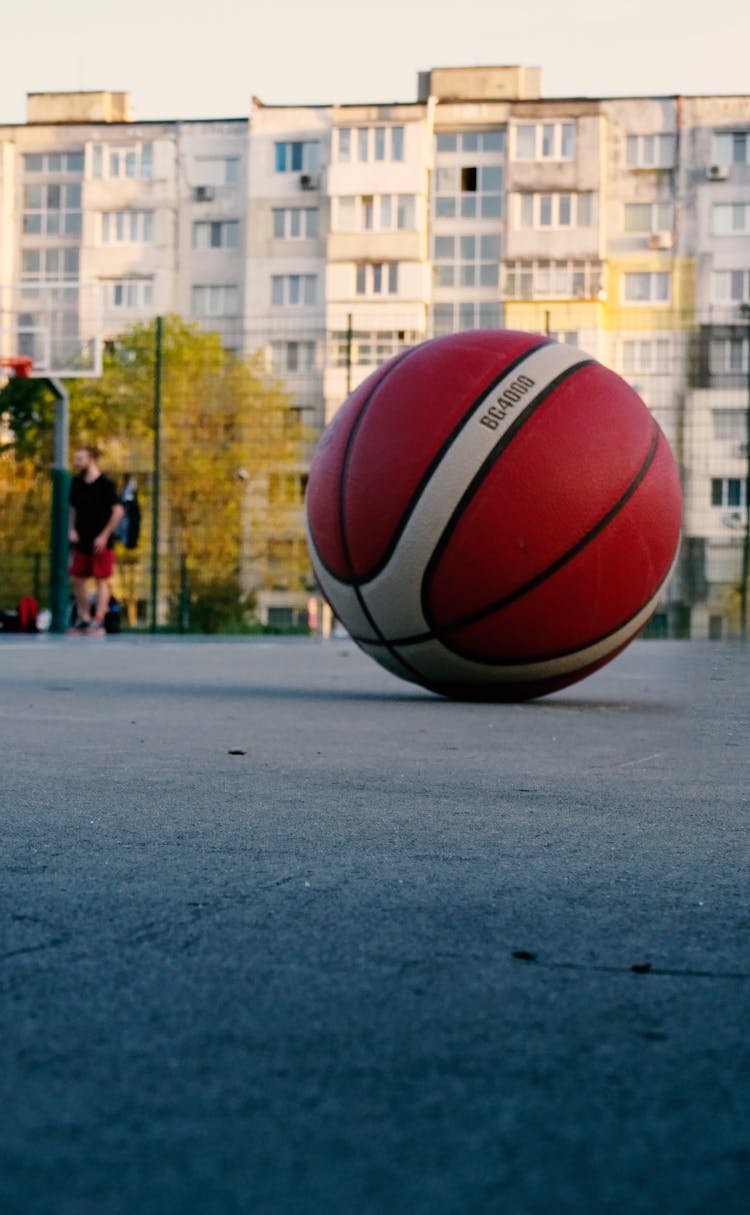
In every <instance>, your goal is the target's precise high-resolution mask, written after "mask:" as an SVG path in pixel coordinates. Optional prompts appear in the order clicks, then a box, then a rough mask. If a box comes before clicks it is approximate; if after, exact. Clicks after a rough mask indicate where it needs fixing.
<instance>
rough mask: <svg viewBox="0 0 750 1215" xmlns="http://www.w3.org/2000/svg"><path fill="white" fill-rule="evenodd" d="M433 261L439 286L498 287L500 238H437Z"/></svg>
mask: <svg viewBox="0 0 750 1215" xmlns="http://www.w3.org/2000/svg"><path fill="white" fill-rule="evenodd" d="M433 262H434V268H433V275H434V279H435V286H436V287H497V285H498V283H499V281H500V269H499V262H500V236H499V234H498V233H485V234H483V235H476V236H468V235H467V236H436V237H435V241H434V246H433Z"/></svg>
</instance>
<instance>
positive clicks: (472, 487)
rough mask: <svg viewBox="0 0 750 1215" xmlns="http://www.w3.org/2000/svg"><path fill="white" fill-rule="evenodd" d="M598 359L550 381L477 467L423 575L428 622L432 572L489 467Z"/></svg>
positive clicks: (424, 612)
mask: <svg viewBox="0 0 750 1215" xmlns="http://www.w3.org/2000/svg"><path fill="white" fill-rule="evenodd" d="M594 362H595V360H594V359H582V360H581V362H580V363H575V364H574V365H573V366H572V367H566V368H565V370H564V371H561V372H560V374H559V375H557V376H555V378H554V380H550V382H549V384H547V385H546V386H545V387H544V388H543V389H542V391H541V392H540V393H539V395H538V396H537V397H536V398H535V399H534V400H533V401H531V402H530V403H529V404H528V405H527V406H526V408H525V409H524V410H522V412H521V413H519V415H518V417H516V418H514V420H513V421H512V422H511V424H510V426H509V427H508V429H507V430H506V431H505V433H504V434H503V435H502V436H501V438H500V439H498V441H497V443H496V444H495V446H494V447H493V448H492V450H491V451H490V452H489V453H488V455H487V456H486V457H485V459H484V461H483V462H482V464H481V465H480V467H479V468H478V469H477V471H476V473H475V474H474V476H473V477H472V479H471V481H470V482H469V484H468V485H467V487H466V489H465V490H464V492H463V494H462V495H461V497H460V498H459V500H458V502H457V504H456V506H455V509H454V510H453V513H452V514H451V517H450V519H449V520H448V522H447V523H446V525H445V527H444V528H443V532H442V535H441V536H440V539H439V540H438V542H437V544H436V545H435V548H434V549H433V551H432V554H431V556H430V559H429V561H428V562H427V565H426V566H425V570H424V574H423V575H422V587H421V591H420V603H421V606H422V615H423V616H424V618H425V620H426V621H427V623H428V625H429V624H431V621H430V614H429V612H428V611H427V588H428V586H429V583H430V578H431V575H432V571H433V570H434V569H435V566H436V565H437V564H438V562H439V560H440V558H441V556H442V555H443V553H444V552H445V549H446V548H447V546H448V541H449V540H450V538H451V536H452V535H453V533H454V531H455V530H456V527H457V526H458V521H459V519H460V518H461V515H462V514H463V511H464V507H465V506H466V505H467V503H468V502H470V501H471V499H472V498H473V497H474V494H475V493H476V491H477V488H478V487H479V485H480V484H481V483H482V481H483V480H484V479H485V477H486V476H487V473H488V472H489V470H490V469H491V468H492V466H493V465H494V464H496V463H497V461H498V460H499V458H500V456H501V455H502V454H503V452H504V451H505V450H506V448H507V447H509V446H510V444H511V443H512V442H513V439H514V438H515V437H516V435H517V434H518V432H519V430H520V429H521V427H522V426H524V425H525V424H526V423H527V422H528V420H529V418H530V417H532V415H533V414H535V413H536V411H537V410H538V409H540V408H541V406H542V405H543V404H544V402H545V401H546V400H548V399H549V397H550V396H551V395H552V393H553V392H556V391H557V389H558V388H559V387H560V385H561V384H563V383H565V381H566V380H568V379H570V377H571V376H573V375H576V374H577V373H578V372H579V371H581V370H582V368H584V367H590V366H591V365H592V364H593V363H594Z"/></svg>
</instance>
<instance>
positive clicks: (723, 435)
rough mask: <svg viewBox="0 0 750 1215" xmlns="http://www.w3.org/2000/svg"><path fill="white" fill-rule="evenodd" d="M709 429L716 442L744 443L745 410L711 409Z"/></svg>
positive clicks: (745, 431) (745, 437)
mask: <svg viewBox="0 0 750 1215" xmlns="http://www.w3.org/2000/svg"><path fill="white" fill-rule="evenodd" d="M711 431H712V435H713V438H714V439H715V440H716V442H717V443H746V442H747V410H746V409H744V408H743V409H712V410H711Z"/></svg>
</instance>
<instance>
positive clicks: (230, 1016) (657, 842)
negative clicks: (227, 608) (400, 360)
mask: <svg viewBox="0 0 750 1215" xmlns="http://www.w3.org/2000/svg"><path fill="white" fill-rule="evenodd" d="M749 706H750V652H748V649H747V648H746V647H745V646H743V645H742V644H740V643H736V644H729V643H709V642H706V643H698V642H693V643H688V642H685V643H683V642H656V641H653V642H636V643H635V644H633V645H632V646H631V647H629V649H628V650H627V651H626V652H625V653H624V654H623V655H621V656H620V657H619V658H618V659H616V660H615V661H614V662H613V663H611V664H610V665H609V666H608V667H606V668H605V669H604V670H602V671H600V672H598V673H596V674H595V675H593V676H591V677H590V678H589V679H588V680H586V681H584V682H582V683H580V684H578V685H575V686H573V687H571V688H569V689H566V690H565V691H563V692H560V693H557V694H555V695H554V696H550V697H548V698H546V699H543V700H539V701H535V702H532V703H529V704H525V705H518V706H506V705H499V706H493V705H482V704H465V703H455V702H451V701H448V700H444V699H441V698H439V697H436V696H433V695H431V694H429V693H427V692H423V691H421V690H420V689H418V688H416V687H413V686H411V685H409V684H406V683H402V682H400V681H398V680H397V679H395V678H394V677H392V676H391V675H389V674H388V673H387V672H385V671H382V670H381V669H380V668H378V667H377V666H376V665H375V664H374V663H373V662H372V661H371V660H370V659H368V658H367V657H366V656H365V655H363V654H361V653H360V652H359V651H358V650H357V649H356V647H355V646H353V644H352V643H351V642H348V641H327V642H319V641H312V640H306V639H279V640H275V639H270V638H269V639H255V638H253V639H247V640H241V639H231V640H226V641H223V640H216V641H214V640H205V641H200V640H181V639H178V638H166V637H165V638H160V637H158V638H150V637H130V636H125V635H123V636H118V637H107V638H88V639H83V638H66V637H63V638H53V637H33V638H22V637H6V638H3V639H2V640H0V755H1V756H2V777H1V781H0V803H1V809H2V815H1V816H0V823H1V824H2V849H1V851H0V866H1V872H2V880H1V881H0V925H1V928H2V930H1V932H0V963H1V966H0V1018H1V1020H0V1030H1V1036H0V1097H2V1100H1V1101H0V1211H2V1212H3V1215H16V1213H23V1215H27V1213H28V1215H89V1213H92V1215H93V1213H94V1212H96V1213H97V1215H115V1213H117V1215H120V1213H122V1215H126V1213H127V1215H130V1213H133V1215H135V1213H137V1215H172V1213H175V1215H177V1213H180V1215H186V1213H192V1212H196V1213H199V1215H204V1213H205V1215H214V1213H216V1215H225V1213H226V1215H229V1213H234V1212H237V1213H241V1215H245V1213H248V1215H266V1213H268V1215H277V1213H283V1215H287V1213H289V1215H307V1213H308V1212H310V1213H312V1212H315V1213H318V1212H320V1213H321V1215H329V1213H330V1215H338V1213H339V1212H342V1213H347V1215H349V1213H351V1215H360V1213H368V1215H369V1213H373V1215H375V1213H377V1215H381V1213H383V1215H400V1213H401V1212H409V1213H410V1215H414V1213H417V1215H422V1213H424V1215H428V1213H429V1215H443V1213H446V1215H447V1213H453V1212H455V1213H456V1215H464V1213H467V1215H474V1213H480V1215H483V1213H484V1212H502V1213H503V1215H527V1213H528V1215H532V1213H533V1215H536V1213H539V1215H547V1213H548V1212H550V1213H551V1212H554V1213H555V1215H559V1213H565V1215H567V1213H570V1215H579V1213H584V1215H587V1213H588V1212H591V1213H592V1215H600V1213H617V1215H619V1213H620V1212H623V1213H624V1212H628V1213H631V1212H632V1213H635V1215H638V1213H642V1215H646V1213H650V1212H661V1213H665V1215H683V1213H691V1215H692V1213H695V1215H697V1213H701V1215H703V1213H705V1215H715V1213H720V1215H725V1213H727V1215H732V1213H734V1212H738V1213H739V1212H742V1213H743V1215H746V1213H747V1211H748V1210H749V1209H750V1198H748V1195H750V1046H749V1045H748V1037H749V1035H748V1025H749V1024H750V950H749V949H748V940H749V939H750V901H749V898H748V890H749V889H750V883H749V881H748V879H749V878H750V865H749V864H748V824H749V817H750V816H749V810H750V794H749V793H748V790H749V789H750V758H749V753H748V725H749V722H750V707H749Z"/></svg>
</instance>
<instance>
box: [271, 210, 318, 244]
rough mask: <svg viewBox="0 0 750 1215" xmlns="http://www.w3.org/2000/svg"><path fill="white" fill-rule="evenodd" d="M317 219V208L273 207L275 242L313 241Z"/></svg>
mask: <svg viewBox="0 0 750 1215" xmlns="http://www.w3.org/2000/svg"><path fill="white" fill-rule="evenodd" d="M318 218H319V211H318V208H317V207H274V208H273V234H274V237H275V238H276V239H277V240H315V239H316V237H317V235H318Z"/></svg>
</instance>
